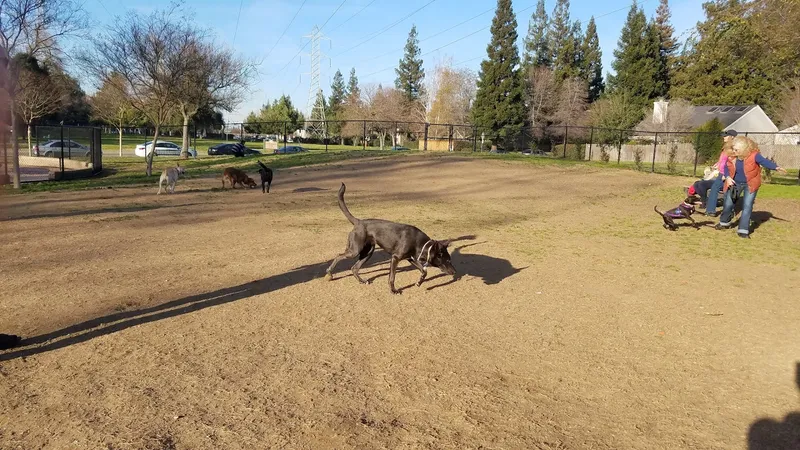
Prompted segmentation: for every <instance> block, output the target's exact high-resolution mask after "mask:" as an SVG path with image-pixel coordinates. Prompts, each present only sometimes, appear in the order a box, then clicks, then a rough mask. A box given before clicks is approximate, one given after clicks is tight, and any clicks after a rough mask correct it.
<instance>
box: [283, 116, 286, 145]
mask: <svg viewBox="0 0 800 450" xmlns="http://www.w3.org/2000/svg"><path fill="white" fill-rule="evenodd" d="M283 146H284V151H285V150H286V149H285V147H286V121H284V122H283Z"/></svg>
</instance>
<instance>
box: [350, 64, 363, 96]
mask: <svg viewBox="0 0 800 450" xmlns="http://www.w3.org/2000/svg"><path fill="white" fill-rule="evenodd" d="M347 96H348V97H353V98H360V97H361V89H359V88H358V77H356V68H355V67H353V68H352V69H350V80H348V82H347Z"/></svg>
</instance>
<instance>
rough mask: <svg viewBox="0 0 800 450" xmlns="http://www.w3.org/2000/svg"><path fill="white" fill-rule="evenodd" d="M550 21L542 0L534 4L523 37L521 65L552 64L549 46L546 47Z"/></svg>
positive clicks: (548, 65)
mask: <svg viewBox="0 0 800 450" xmlns="http://www.w3.org/2000/svg"><path fill="white" fill-rule="evenodd" d="M549 27H550V21H549V19H548V17H547V11H546V10H545V9H544V0H539V3H537V4H536V11H535V12H534V13H533V15H531V21H530V23H529V24H528V35H527V36H526V37H525V52H524V55H523V58H522V65H523V67H525V68H530V67H550V66H551V65H552V64H553V60H552V55H551V54H550V46H549V45H548V39H549V35H548V31H549Z"/></svg>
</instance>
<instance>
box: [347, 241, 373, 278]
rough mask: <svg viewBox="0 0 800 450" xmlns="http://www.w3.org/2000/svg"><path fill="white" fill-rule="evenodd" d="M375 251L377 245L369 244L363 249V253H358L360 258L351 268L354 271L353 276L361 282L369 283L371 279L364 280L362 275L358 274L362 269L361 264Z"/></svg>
mask: <svg viewBox="0 0 800 450" xmlns="http://www.w3.org/2000/svg"><path fill="white" fill-rule="evenodd" d="M373 252H375V246H374V245H373V244H367V246H366V247H364V248H362V249H361V253H360V254H359V255H358V258H359V259H358V261H356V263H355V264H353V268H352V269H351V270H352V271H353V276H354V277H356V280H358V282H359V283H361V284H369V281H364V280H363V279H362V278H361V276H359V275H358V271H359V270H361V266H363V265H364V263H365V262H367V260H369V259H370V258H371V257H372V253H373Z"/></svg>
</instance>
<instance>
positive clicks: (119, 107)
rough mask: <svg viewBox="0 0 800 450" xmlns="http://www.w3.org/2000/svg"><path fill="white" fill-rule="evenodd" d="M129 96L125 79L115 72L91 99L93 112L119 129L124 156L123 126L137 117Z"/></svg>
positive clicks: (120, 146) (120, 154) (120, 150)
mask: <svg viewBox="0 0 800 450" xmlns="http://www.w3.org/2000/svg"><path fill="white" fill-rule="evenodd" d="M129 96H130V94H129V93H128V90H127V87H126V83H125V79H124V78H123V77H122V75H120V74H117V73H115V74H111V76H110V78H109V79H108V80H106V82H105V83H103V86H101V87H100V89H99V90H98V91H97V93H96V94H95V95H94V97H92V99H91V104H92V112H93V114H94V115H95V116H96V117H97V118H99V119H101V120H103V121H104V122H106V123H108V124H110V125H112V126H113V127H114V128H116V129H117V133H118V134H119V156H122V128H123V127H124V126H125V125H130V123H131V122H132V121H133V120H135V119H136V110H135V109H133V107H132V106H131V104H130V99H129V98H128V97H129Z"/></svg>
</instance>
